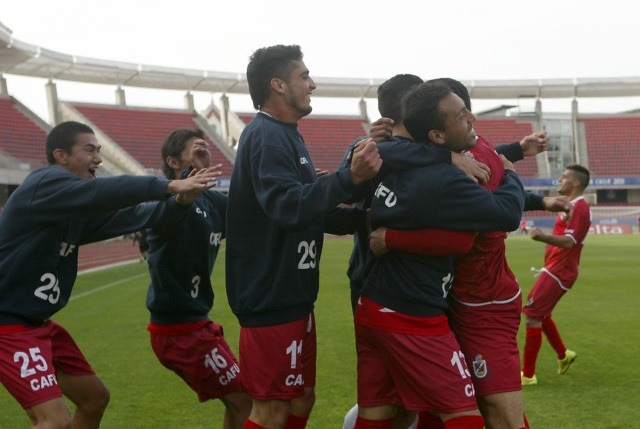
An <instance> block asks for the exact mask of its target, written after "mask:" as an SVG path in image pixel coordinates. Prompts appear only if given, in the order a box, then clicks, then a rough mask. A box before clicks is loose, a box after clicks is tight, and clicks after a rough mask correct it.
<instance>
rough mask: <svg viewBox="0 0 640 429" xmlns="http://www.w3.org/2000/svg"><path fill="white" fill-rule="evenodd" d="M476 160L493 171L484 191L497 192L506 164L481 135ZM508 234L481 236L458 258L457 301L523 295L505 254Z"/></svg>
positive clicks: (505, 299) (491, 300)
mask: <svg viewBox="0 0 640 429" xmlns="http://www.w3.org/2000/svg"><path fill="white" fill-rule="evenodd" d="M470 154H471V155H472V156H473V158H474V159H475V160H476V161H479V162H482V163H484V164H487V165H488V166H489V168H490V170H491V178H490V179H489V183H488V184H486V185H484V187H485V189H487V190H489V191H495V190H496V189H498V187H500V184H501V183H502V180H503V178H504V165H503V163H502V160H501V159H500V156H499V155H498V154H497V153H496V151H495V149H494V148H493V147H492V146H491V145H490V144H489V143H488V142H487V141H486V140H484V139H483V138H482V137H480V136H478V139H477V141H476V146H475V147H474V148H473V149H472V150H471V151H470ZM505 238H506V233H505V232H502V231H495V232H486V233H481V234H478V236H477V237H476V239H475V242H474V243H473V247H472V249H471V251H470V252H469V253H467V254H466V255H463V256H460V257H458V258H456V271H455V277H454V280H453V287H452V289H451V291H452V294H453V296H454V298H455V299H457V300H458V301H461V302H463V303H470V304H481V303H502V302H509V301H511V300H513V299H514V298H516V297H517V296H518V295H519V294H520V286H519V285H518V282H517V280H516V278H515V276H514V274H513V272H511V270H510V269H509V266H508V265H507V259H506V255H505V243H504V239H505Z"/></svg>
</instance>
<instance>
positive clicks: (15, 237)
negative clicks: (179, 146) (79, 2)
mask: <svg viewBox="0 0 640 429" xmlns="http://www.w3.org/2000/svg"><path fill="white" fill-rule="evenodd" d="M167 184H168V181H167V180H164V179H158V178H155V177H135V176H118V177H109V178H97V179H82V178H80V177H78V176H76V175H74V174H72V173H71V172H69V171H68V170H66V169H64V168H61V167H58V166H49V167H44V168H41V169H38V170H35V171H34V172H32V173H31V174H29V176H28V177H27V178H26V179H25V181H24V182H23V183H22V184H21V185H20V186H18V188H17V189H16V190H15V191H14V193H13V194H12V195H11V197H10V198H9V200H8V201H7V204H6V205H5V207H4V211H3V212H2V214H0V325H7V324H21V325H26V326H36V325H39V324H41V323H42V322H44V321H46V320H47V319H49V318H50V317H51V316H52V315H53V314H55V313H56V312H57V311H59V310H60V309H61V308H63V307H64V306H65V305H66V304H67V302H68V301H69V296H70V295H71V289H72V287H73V283H74V281H75V279H76V275H77V270H78V247H79V246H80V245H82V244H85V243H90V242H94V241H100V240H104V239H107V238H111V237H117V236H119V235H122V234H125V233H130V232H134V231H138V230H140V229H143V228H146V227H149V226H152V225H154V224H158V223H159V222H161V221H162V222H164V221H167V222H174V221H176V219H179V218H180V217H181V216H184V213H185V207H183V206H179V205H177V204H175V199H174V198H173V197H172V198H171V200H170V202H167V203H166V204H164V203H162V204H158V203H147V204H138V203H141V202H144V201H148V200H164V199H165V198H166V195H165V191H166V187H167ZM136 204H138V205H136Z"/></svg>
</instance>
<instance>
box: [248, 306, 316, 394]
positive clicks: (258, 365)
mask: <svg viewBox="0 0 640 429" xmlns="http://www.w3.org/2000/svg"><path fill="white" fill-rule="evenodd" d="M240 370H241V371H242V377H243V382H244V386H245V391H246V392H247V393H248V394H249V396H251V397H252V398H254V399H258V400H269V399H278V400H291V399H294V398H301V397H302V396H304V389H305V388H313V387H315V384H316V326H315V319H314V316H313V313H310V314H309V315H308V316H305V317H304V318H302V319H299V320H295V321H293V322H289V323H283V324H280V325H273V326H261V327H251V328H247V327H241V328H240Z"/></svg>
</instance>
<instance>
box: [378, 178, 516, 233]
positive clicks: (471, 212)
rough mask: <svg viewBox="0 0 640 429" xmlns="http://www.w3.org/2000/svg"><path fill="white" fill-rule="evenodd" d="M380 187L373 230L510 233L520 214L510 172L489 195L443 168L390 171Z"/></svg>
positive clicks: (468, 180) (514, 183)
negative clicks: (392, 172)
mask: <svg viewBox="0 0 640 429" xmlns="http://www.w3.org/2000/svg"><path fill="white" fill-rule="evenodd" d="M381 186H382V187H383V188H382V187H381V188H380V189H379V190H378V191H377V192H376V197H377V198H374V203H373V204H372V210H371V224H372V228H377V227H379V226H386V227H392V228H396V229H419V228H428V227H431V228H445V229H452V230H458V231H471V232H484V231H513V230H515V229H517V228H518V225H519V222H520V219H521V217H522V207H523V204H524V193H523V189H522V184H521V183H520V179H518V176H517V175H516V174H515V172H513V171H510V170H508V171H506V172H505V178H504V181H503V184H502V186H500V188H498V189H497V190H496V191H495V192H493V193H492V192H489V191H487V190H486V189H484V188H482V187H481V186H478V185H477V184H476V183H474V182H473V181H472V180H471V179H469V178H468V177H466V176H465V175H464V173H462V172H461V171H459V170H456V169H454V168H452V167H447V166H440V167H430V168H423V169H418V170H415V171H413V170H412V171H410V172H408V173H406V174H403V175H401V176H395V175H393V176H391V177H389V178H388V179H386V180H385V181H383V183H382V184H381Z"/></svg>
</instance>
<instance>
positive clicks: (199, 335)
mask: <svg viewBox="0 0 640 429" xmlns="http://www.w3.org/2000/svg"><path fill="white" fill-rule="evenodd" d="M151 347H152V348H153V351H154V353H155V354H156V356H157V357H158V360H159V361H160V363H162V365H164V366H165V367H167V368H168V369H170V370H171V371H173V372H175V373H176V374H178V375H179V376H180V377H181V378H182V379H183V380H184V381H185V382H186V383H187V384H188V385H189V387H191V389H192V390H193V391H194V392H196V393H197V394H198V400H200V402H204V401H206V400H208V399H214V398H220V397H222V396H225V395H228V394H229V393H232V392H236V391H239V390H242V381H241V378H240V368H239V366H238V360H237V359H236V357H235V355H234V354H233V351H231V348H230V347H229V345H228V344H227V342H226V340H225V339H224V332H223V330H222V326H220V325H218V324H216V323H213V322H209V323H207V324H206V325H204V326H202V327H201V328H199V329H197V330H196V331H192V332H187V333H184V334H180V335H163V334H156V333H151Z"/></svg>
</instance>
